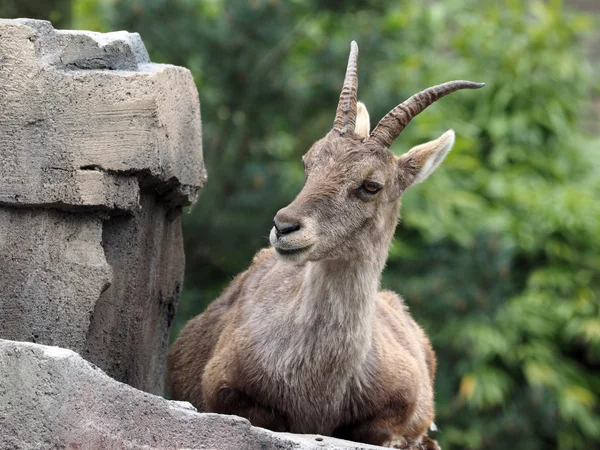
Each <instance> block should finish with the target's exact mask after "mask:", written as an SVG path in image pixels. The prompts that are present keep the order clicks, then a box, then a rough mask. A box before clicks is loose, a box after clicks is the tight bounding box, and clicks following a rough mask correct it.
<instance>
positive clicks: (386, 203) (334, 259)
mask: <svg viewBox="0 0 600 450" xmlns="http://www.w3.org/2000/svg"><path fill="white" fill-rule="evenodd" d="M349 67H351V68H352V67H354V66H352V65H349ZM351 75H352V73H351ZM349 92H352V91H349ZM340 103H342V104H344V105H345V103H344V102H342V101H340ZM350 105H351V109H352V108H354V110H356V106H355V105H354V106H352V105H353V104H352V103H350ZM340 117H343V116H340ZM356 119H357V120H356V126H355V130H356V131H355V132H352V131H344V132H342V131H340V130H338V129H336V128H334V129H333V130H332V131H331V132H330V133H328V134H327V136H325V138H323V139H321V140H320V141H318V142H316V143H315V144H314V145H313V146H312V148H311V149H310V150H309V151H308V152H307V154H306V155H305V157H304V163H305V172H306V181H305V185H304V188H303V189H302V191H301V192H300V193H299V194H298V196H297V197H296V199H295V200H294V201H293V202H292V203H291V204H290V205H288V206H287V207H285V208H283V209H282V210H280V211H279V212H278V213H277V215H276V216H275V227H274V228H273V230H272V231H271V236H270V241H271V244H272V246H273V248H269V249H264V250H261V251H260V252H259V253H258V254H257V255H256V257H255V258H254V261H253V262H252V265H251V266H250V268H249V269H248V270H247V271H246V272H244V273H242V274H240V275H238V276H237V277H236V278H235V279H234V280H233V281H232V283H231V284H230V286H229V287H228V288H227V289H226V290H225V291H224V292H223V294H222V295H221V296H220V297H219V298H218V299H217V300H216V301H215V302H214V303H212V304H211V305H210V306H209V307H208V308H207V310H206V311H205V312H204V313H203V314H201V315H199V316H197V317H196V318H194V319H192V320H190V321H189V322H188V324H187V325H186V327H185V328H184V329H183V331H182V332H181V334H180V336H179V338H178V339H177V341H176V342H175V343H174V344H173V346H172V348H171V350H170V352H169V355H168V388H169V391H170V393H171V395H172V396H173V398H175V399H179V400H187V401H190V402H191V403H192V404H194V405H195V406H196V407H197V408H198V409H199V410H200V411H211V412H217V413H225V414H236V415H239V416H243V417H246V418H248V419H249V420H250V422H251V423H252V424H253V425H256V426H261V427H265V428H269V429H272V430H276V431H290V432H295V433H318V434H323V435H330V436H336V437H340V438H346V439H351V440H355V441H359V442H364V443H369V444H378V445H386V446H393V447H398V448H408V449H416V448H419V449H436V448H438V446H437V443H435V441H433V440H431V439H430V438H429V437H427V435H426V432H427V430H428V428H429V427H430V425H431V423H432V421H433V418H434V401H433V383H434V377H435V370H436V361H435V354H434V352H433V349H432V347H431V344H430V342H429V340H428V338H427V336H426V335H425V333H424V332H423V330H422V329H421V328H420V327H419V326H418V325H417V324H416V322H415V321H414V320H413V319H412V317H411V316H410V314H409V311H408V308H407V307H406V305H405V304H404V301H403V300H402V298H401V297H399V296H398V295H397V294H395V293H393V292H390V291H379V284H380V279H381V272H382V271H383V268H384V266H385V262H386V259H387V254H388V248H389V245H390V243H391V240H392V237H393V234H394V230H395V227H396V224H397V221H398V215H399V209H400V197H401V194H402V193H403V192H404V190H405V189H406V188H407V187H409V186H410V185H411V184H414V183H419V182H421V181H423V180H424V179H425V178H426V177H427V176H428V175H429V174H431V173H432V172H433V171H434V170H435V169H436V168H437V167H438V165H439V164H440V163H441V161H442V160H443V159H444V157H445V156H446V154H447V153H448V152H449V151H450V149H451V147H452V145H453V142H454V133H453V132H451V131H449V132H447V133H445V134H444V135H442V136H441V137H440V138H439V139H437V140H435V141H432V142H429V143H427V144H424V145H421V146H418V147H415V148H413V149H412V150H411V151H409V152H408V153H406V154H404V155H402V156H401V157H396V156H394V154H393V153H392V152H391V151H389V150H388V149H387V148H386V147H385V146H383V145H382V144H381V143H380V142H379V141H378V140H376V139H369V138H368V136H367V134H368V129H369V125H368V120H369V119H368V113H367V112H366V108H364V105H363V106H361V107H360V108H358V117H356ZM373 186H375V188H376V187H377V186H379V187H380V189H379V190H378V191H376V192H374V193H369V190H373V189H375V188H373ZM367 188H369V190H367Z"/></svg>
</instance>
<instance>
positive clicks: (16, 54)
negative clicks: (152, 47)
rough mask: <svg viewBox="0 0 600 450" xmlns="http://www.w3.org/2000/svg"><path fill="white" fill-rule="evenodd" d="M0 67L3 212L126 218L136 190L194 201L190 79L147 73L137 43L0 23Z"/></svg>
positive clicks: (169, 70) (194, 115) (196, 116)
mask: <svg viewBox="0 0 600 450" xmlns="http://www.w3.org/2000/svg"><path fill="white" fill-rule="evenodd" d="M0 65H1V70H0V157H1V160H2V165H0V204H7V205H40V206H52V207H54V208H59V207H60V208H63V209H68V210H72V209H76V208H87V209H90V208H92V207H93V208H95V209H113V208H114V207H115V206H116V207H118V208H121V209H126V210H131V209H134V208H135V207H136V202H135V201H133V200H135V198H136V194H137V192H138V189H139V186H138V185H136V182H137V183H139V184H142V188H143V187H145V186H144V185H153V186H160V192H159V193H160V194H161V195H164V196H166V197H167V200H168V201H169V202H170V204H172V205H182V204H188V203H189V202H190V201H192V200H194V198H195V195H196V192H197V190H198V186H199V185H202V184H203V183H204V179H205V171H204V166H203V164H202V153H201V128H200V110H199V103H198V93H197V91H196V87H195V85H194V83H193V78H192V76H191V74H190V72H189V71H188V70H187V69H183V68H181V67H175V66H169V65H164V64H151V63H150V62H149V59H148V54H147V53H146V50H145V48H144V45H143V43H142V42H141V39H140V37H139V35H137V34H130V33H126V32H116V33H107V34H100V33H91V32H84V31H55V30H54V29H53V28H52V26H51V25H50V23H49V22H45V21H38V20H29V19H18V20H0ZM90 172H99V173H97V174H93V173H90ZM103 173H104V174H109V175H108V176H106V175H103ZM119 174H125V175H128V176H127V177H120V176H118V175H119ZM132 175H136V176H135V177H132ZM90 177H92V178H93V180H92V182H91V183H90V182H88V181H90Z"/></svg>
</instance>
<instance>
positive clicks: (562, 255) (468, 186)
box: [0, 0, 600, 450]
mask: <svg viewBox="0 0 600 450" xmlns="http://www.w3.org/2000/svg"><path fill="white" fill-rule="evenodd" d="M598 13H600V2H599V1H598V0H578V1H576V0H572V1H564V2H561V1H556V0H553V1H525V0H443V1H432V0H430V1H425V0H401V1H395V2H387V1H383V0H371V1H361V0H346V1H344V2H340V1H333V0H327V1H317V0H312V1H311V0H307V1H300V0H292V1H283V0H269V1H263V0H252V1H248V2H244V1H227V0H46V1H39V0H0V17H19V16H20V17H23V16H27V17H37V18H45V19H49V20H51V21H52V22H53V23H54V26H55V27H56V28H76V29H89V30H95V31H114V30H119V29H126V30H129V31H137V32H139V33H140V34H141V36H142V38H143V40H144V42H145V44H146V46H147V48H148V50H149V53H150V55H151V58H152V60H153V61H155V62H162V63H171V64H177V65H182V66H186V67H188V68H189V69H190V70H191V71H192V73H193V75H194V78H195V80H196V83H197V86H198V91H199V93H200V99H201V109H202V116H203V124H204V125H203V126H204V138H203V140H204V156H205V160H206V166H207V169H208V173H209V181H208V184H207V186H206V188H205V190H204V191H203V193H202V196H201V198H200V200H199V202H198V203H197V204H196V205H195V206H193V207H191V208H189V209H188V211H187V213H186V214H184V233H185V240H186V243H185V244H186V254H187V273H186V280H185V289H184V293H183V296H182V298H181V301H180V305H179V311H178V315H177V317H176V320H175V325H174V328H173V337H175V336H176V334H177V333H178V332H179V331H180V329H181V327H182V326H183V325H184V323H185V321H186V320H188V319H189V318H191V317H192V316H194V315H196V314H198V313H199V312H201V311H202V310H203V308H204V307H205V306H206V305H207V303H208V302H210V301H211V300H212V299H214V298H215V297H217V296H218V295H219V293H220V292H221V290H222V289H223V288H224V287H225V286H226V285H227V284H228V282H229V281H230V280H231V279H232V277H233V276H234V275H235V274H236V273H238V272H240V271H242V270H244V269H245V268H246V267H247V266H248V265H249V263H250V261H251V259H252V256H253V255H254V253H255V252H256V251H257V250H258V249H260V248H261V247H264V246H267V245H268V241H267V236H268V233H269V229H270V227H271V222H272V218H273V216H274V214H275V213H276V211H277V210H278V209H279V208H281V207H283V206H285V205H286V204H288V203H289V202H290V201H291V200H292V199H293V197H294V196H295V194H296V193H297V192H298V191H299V190H300V188H301V187H302V182H303V173H302V163H301V160H300V158H301V155H302V154H303V153H304V152H305V151H306V150H307V149H308V148H309V146H310V145H311V144H312V143H313V142H314V141H315V140H316V139H318V138H320V137H322V136H323V135H324V134H325V133H326V132H327V131H328V130H330V128H331V125H332V122H333V117H334V112H335V107H336V105H337V97H338V95H339V91H340V87H341V83H342V81H343V77H344V70H345V67H346V61H347V56H348V49H349V43H350V40H351V39H355V40H357V41H358V43H359V45H360V57H359V80H360V89H359V99H361V100H362V101H364V102H365V103H366V104H367V106H368V107H369V110H370V113H371V120H372V122H373V125H374V124H376V122H377V121H378V120H379V119H380V118H381V117H383V115H384V114H385V113H387V112H388V111H389V110H390V109H391V108H393V107H394V106H395V105H396V104H398V103H400V102H401V101H402V100H404V99H406V98H407V97H408V96H410V95H411V94H413V93H415V92H417V91H419V90H421V89H423V88H425V87H427V86H430V85H433V84H438V83H441V82H444V81H447V80H451V79H470V80H475V81H485V82H486V83H487V86H486V87H485V88H484V89H482V90H479V91H461V92H458V93H455V94H453V95H452V96H450V97H447V98H445V99H443V100H442V101H440V102H438V103H436V104H435V105H434V106H432V107H430V108H429V109H427V111H426V112H424V113H423V114H421V115H420V116H419V117H418V118H417V119H416V120H414V121H413V122H412V123H411V125H410V126H409V127H408V128H407V129H406V130H405V131H404V133H403V134H402V136H401V138H400V139H398V141H397V142H396V143H395V144H394V146H393V147H392V150H393V151H395V152H396V153H397V154H400V153H402V152H404V151H406V150H407V149H409V148H410V147H411V146H413V145H416V144H419V143H422V142H424V141H427V140H431V139H434V138H436V137H438V136H439V135H440V134H441V133H442V132H444V131H445V130H447V129H449V128H453V129H454V130H455V131H456V133H457V142H456V145H455V147H454V150H453V152H452V153H451V154H450V155H449V157H448V158H447V159H446V161H445V163H444V164H443V165H442V167H441V169H440V170H438V171H437V172H436V173H435V175H434V176H432V177H431V178H429V179H428V180H427V182H426V183H424V184H422V185H418V186H416V187H414V188H412V189H411V190H410V191H409V192H407V193H406V195H405V196H404V201H403V208H402V221H401V223H400V225H399V227H398V229H397V232H396V237H395V240H394V244H393V247H392V249H391V251H390V258H389V262H388V265H387V268H386V271H385V273H384V278H383V287H385V288H389V289H393V290H395V291H397V292H398V293H400V294H401V295H403V296H404V297H405V298H406V300H407V303H408V304H409V305H410V308H411V311H412V313H413V315H414V316H415V317H416V319H417V320H418V322H419V323H421V324H422V325H423V326H424V328H425V329H426V330H427V332H428V334H429V336H430V337H431V339H432V341H433V344H434V347H435V349H436V352H437V355H438V360H439V372H438V377H437V380H436V395H437V418H436V423H437V425H438V427H439V429H440V431H439V432H438V433H435V434H434V436H435V437H436V438H437V439H438V440H439V441H440V443H441V445H442V447H444V448H446V449H506V448H511V449H513V450H530V449H555V448H556V449H592V448H600V404H599V402H600V100H598V98H599V94H600V91H599V90H598V87H599V84H600V83H599V81H598V76H597V73H598V70H597V69H598V67H599V66H600V31H599V30H600V27H599V24H600V22H599V19H598Z"/></svg>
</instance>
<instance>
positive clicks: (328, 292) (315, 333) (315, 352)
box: [294, 223, 395, 381]
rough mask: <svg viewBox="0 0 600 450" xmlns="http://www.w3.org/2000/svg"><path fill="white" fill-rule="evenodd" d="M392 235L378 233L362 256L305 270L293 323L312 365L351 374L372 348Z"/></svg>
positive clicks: (311, 265)
mask: <svg viewBox="0 0 600 450" xmlns="http://www.w3.org/2000/svg"><path fill="white" fill-rule="evenodd" d="M394 224H395V223H394ZM392 235H393V229H391V230H381V233H380V234H379V235H378V238H377V240H376V242H370V243H369V245H368V246H369V249H368V250H367V249H364V250H365V251H362V252H360V255H361V257H358V258H348V259H339V260H320V261H314V262H309V263H308V264H307V266H306V270H305V274H304V281H303V284H302V287H301V289H300V293H299V297H298V299H297V301H298V305H297V315H296V317H295V320H294V322H295V325H296V327H297V328H299V329H301V330H302V331H301V333H302V335H303V337H302V339H303V340H304V344H305V345H304V346H305V347H309V348H311V352H310V353H308V354H310V355H311V358H312V360H313V362H314V363H315V364H316V365H317V367H321V368H322V367H332V368H335V370H336V371H339V373H338V374H337V376H339V377H341V378H343V377H344V376H346V375H347V376H350V375H351V374H352V373H353V371H354V370H355V369H357V368H358V367H359V366H360V365H361V364H362V363H363V362H364V361H365V358H366V357H367V354H368V352H369V351H370V349H371V339H372V323H373V315H374V313H375V308H376V302H377V295H378V290H379V285H380V280H381V273H382V271H383V267H384V266H385V262H386V259H387V254H388V248H389V244H390V241H391V238H392ZM332 375H333V374H332ZM340 381H342V380H340Z"/></svg>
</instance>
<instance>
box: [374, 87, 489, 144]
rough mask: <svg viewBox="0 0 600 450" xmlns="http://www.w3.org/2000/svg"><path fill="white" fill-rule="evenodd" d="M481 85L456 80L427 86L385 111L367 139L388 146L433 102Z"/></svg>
mask: <svg viewBox="0 0 600 450" xmlns="http://www.w3.org/2000/svg"><path fill="white" fill-rule="evenodd" d="M483 86H485V83H475V82H473V81H465V80H456V81H448V82H447V83H443V84H439V85H437V86H433V87H430V88H427V89H425V90H424V91H421V92H419V93H418V94H415V95H413V96H412V97H411V98H409V99H408V100H405V101H403V102H402V103H400V104H399V105H398V106H396V107H395V108H394V109H392V110H391V111H390V112H389V113H387V114H386V115H385V117H384V118H383V119H381V120H380V121H379V123H378V124H377V126H376V127H375V129H374V130H373V132H372V133H371V134H370V135H369V137H368V138H367V139H373V140H375V141H377V142H378V143H380V144H382V145H384V146H385V147H388V148H389V147H390V145H392V142H394V140H395V139H396V138H397V137H398V136H399V135H400V133H401V132H402V130H404V128H405V127H406V126H407V125H408V123H409V122H410V121H411V120H412V119H413V118H414V117H415V116H416V115H417V114H419V113H421V112H422V111H423V110H424V109H425V108H427V107H428V106H429V105H431V104H432V103H433V102H435V101H437V100H439V99H440V98H442V97H443V96H444V95H448V94H450V93H452V92H454V91H457V90H459V89H479V88H482V87H483Z"/></svg>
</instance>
